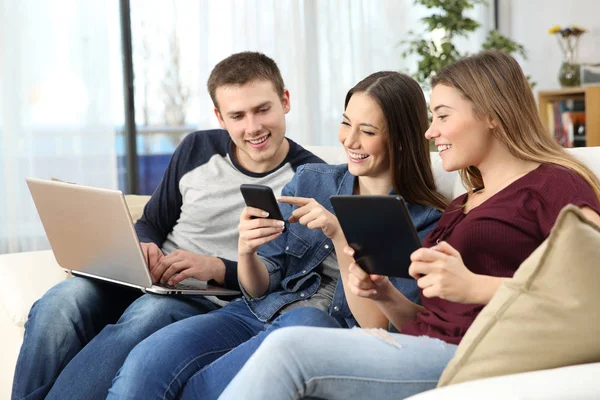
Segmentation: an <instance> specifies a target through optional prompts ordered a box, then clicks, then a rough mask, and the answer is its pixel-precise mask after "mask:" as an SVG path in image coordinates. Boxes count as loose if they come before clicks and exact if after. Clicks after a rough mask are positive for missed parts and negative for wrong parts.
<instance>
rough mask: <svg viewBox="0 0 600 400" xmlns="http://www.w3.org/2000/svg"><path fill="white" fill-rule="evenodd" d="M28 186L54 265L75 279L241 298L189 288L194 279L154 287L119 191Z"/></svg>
mask: <svg viewBox="0 0 600 400" xmlns="http://www.w3.org/2000/svg"><path fill="white" fill-rule="evenodd" d="M26 180H27V185H28V186H29V191H30V192H31V196H32V197H33V201H34V203H35V206H36V208H37V211H38V214H39V215H40V219H41V220H42V224H43V225H44V229H45V231H46V235H47V236H48V240H49V241H50V245H51V246H52V251H53V252H54V256H55V257H56V261H57V262H58V264H59V265H60V266H61V267H63V268H64V269H66V270H68V271H70V272H71V273H72V274H73V275H79V276H85V277H91V278H97V279H102V280H105V281H108V282H113V283H117V284H120V285H125V286H131V287H134V288H139V289H141V290H142V291H144V292H151V293H157V294H186V295H207V296H208V295H210V296H216V295H236V294H239V292H238V291H235V290H230V289H225V288H221V287H218V286H212V285H208V284H207V283H206V282H204V281H198V280H191V281H192V282H194V281H195V282H194V284H193V286H192V287H190V283H188V282H189V281H190V279H186V280H185V281H184V282H186V284H184V285H181V286H174V287H170V286H160V285H157V284H153V283H152V277H151V275H150V270H149V268H148V265H147V263H146V260H145V258H144V255H143V253H142V249H141V246H140V243H139V240H138V237H137V234H136V233H135V229H134V227H133V222H132V220H131V216H130V214H129V210H128V208H127V204H126V203H125V197H124V196H123V193H121V191H119V190H109V189H99V188H93V187H89V186H81V185H75V184H72V183H65V182H57V181H47V180H41V179H35V178H27V179H26Z"/></svg>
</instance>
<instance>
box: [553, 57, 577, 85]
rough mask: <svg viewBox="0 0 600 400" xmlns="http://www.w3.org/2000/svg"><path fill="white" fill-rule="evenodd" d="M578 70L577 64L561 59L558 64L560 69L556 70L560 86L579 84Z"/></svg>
mask: <svg viewBox="0 0 600 400" xmlns="http://www.w3.org/2000/svg"><path fill="white" fill-rule="evenodd" d="M579 70H580V65H579V64H576V63H570V62H568V61H563V62H562V64H561V65H560V70H559V71H558V81H559V82H560V86H562V87H573V86H579V84H580V82H581V78H580V72H579Z"/></svg>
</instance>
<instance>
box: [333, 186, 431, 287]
mask: <svg viewBox="0 0 600 400" xmlns="http://www.w3.org/2000/svg"><path fill="white" fill-rule="evenodd" d="M330 199H331V205H332V206H333V209H334V210H335V215H336V216H337V218H338V220H339V221H340V226H341V227H342V231H343V232H344V236H345V237H346V240H347V241H348V244H349V245H350V246H351V247H352V248H353V249H354V251H355V253H354V259H355V260H356V261H357V262H358V265H360V266H361V267H362V268H363V269H364V270H365V271H366V272H368V273H370V274H378V275H386V276H395V277H400V278H410V275H408V267H409V266H410V255H411V254H412V252H413V251H415V250H417V249H418V248H419V247H421V241H420V240H419V235H418V234H417V230H416V229H415V226H414V225H413V223H412V220H411V218H410V214H409V213H408V209H407V207H406V203H405V202H404V199H403V198H402V197H401V196H397V195H389V196H331V198H330Z"/></svg>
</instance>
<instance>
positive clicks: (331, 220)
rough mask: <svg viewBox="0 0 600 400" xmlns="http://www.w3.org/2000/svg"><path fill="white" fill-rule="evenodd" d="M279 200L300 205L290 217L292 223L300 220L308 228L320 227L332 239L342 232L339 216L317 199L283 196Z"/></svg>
mask: <svg viewBox="0 0 600 400" xmlns="http://www.w3.org/2000/svg"><path fill="white" fill-rule="evenodd" d="M277 201H278V202H280V203H286V204H291V205H294V206H298V208H297V209H295V210H294V211H293V212H292V216H291V217H290V218H289V219H288V221H289V222H291V223H294V222H298V223H300V224H302V225H304V226H306V227H307V228H308V229H320V230H321V231H323V233H324V234H325V236H327V237H328V238H330V239H333V238H334V237H335V236H336V235H339V234H341V233H342V228H341V227H340V223H339V221H338V219H337V217H336V216H335V215H333V214H332V213H331V212H329V211H327V209H326V208H325V207H323V206H322V205H321V204H319V203H318V202H317V201H316V200H315V199H307V198H304V197H289V196H281V197H279V198H278V199H277Z"/></svg>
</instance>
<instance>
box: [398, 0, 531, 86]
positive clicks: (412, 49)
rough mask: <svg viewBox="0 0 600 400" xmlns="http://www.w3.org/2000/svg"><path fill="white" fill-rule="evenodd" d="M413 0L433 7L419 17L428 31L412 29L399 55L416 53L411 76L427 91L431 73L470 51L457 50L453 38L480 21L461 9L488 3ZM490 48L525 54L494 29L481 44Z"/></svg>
mask: <svg viewBox="0 0 600 400" xmlns="http://www.w3.org/2000/svg"><path fill="white" fill-rule="evenodd" d="M415 4H419V5H421V6H424V7H425V8H427V9H430V10H433V13H432V14H431V15H429V16H426V17H423V18H421V21H422V22H423V24H424V25H425V27H426V30H427V32H426V34H425V35H424V34H422V33H415V32H412V31H411V32H409V36H410V38H409V39H408V40H403V41H401V42H400V43H399V45H400V46H403V47H404V51H403V53H402V57H404V58H407V57H411V56H416V57H417V60H416V64H417V71H416V72H415V73H414V74H413V77H414V78H415V80H416V81H417V82H419V83H420V84H421V87H423V90H424V91H425V92H426V93H427V92H428V91H429V89H430V82H431V77H432V76H434V75H435V74H436V73H437V71H439V70H441V69H442V68H444V67H445V66H447V65H450V64H452V63H454V62H455V61H456V60H459V59H461V58H463V57H466V56H468V55H469V54H467V53H463V52H460V51H459V50H458V49H457V48H456V46H455V44H454V40H455V39H456V38H457V37H459V36H462V37H468V36H469V34H471V32H474V31H475V30H477V29H478V28H479V26H480V25H481V24H480V23H479V22H477V21H475V20H473V19H471V18H468V17H467V16H465V15H464V12H465V11H466V10H469V9H472V8H473V7H474V6H475V5H476V4H487V0H452V1H448V0H415ZM491 49H495V50H500V51H503V52H505V53H507V54H520V55H521V56H522V57H523V58H526V52H525V48H524V47H523V46H522V45H520V44H518V43H516V42H514V41H513V40H511V39H510V38H507V37H506V36H503V35H502V34H500V32H498V31H496V30H491V31H489V33H488V36H487V37H486V40H485V42H484V43H483V45H482V50H491ZM527 78H528V79H529V77H527ZM529 82H530V84H531V86H532V87H533V86H534V85H535V83H533V82H531V79H529Z"/></svg>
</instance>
